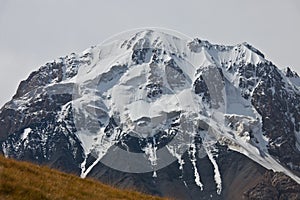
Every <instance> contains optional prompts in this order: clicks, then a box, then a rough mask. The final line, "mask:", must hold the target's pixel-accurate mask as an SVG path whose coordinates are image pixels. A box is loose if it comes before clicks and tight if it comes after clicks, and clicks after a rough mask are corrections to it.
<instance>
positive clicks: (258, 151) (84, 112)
mask: <svg viewBox="0 0 300 200" xmlns="http://www.w3.org/2000/svg"><path fill="white" fill-rule="evenodd" d="M299 83H300V78H299V76H298V75H297V73H296V72H293V71H292V70H291V69H290V68H287V69H286V70H285V71H281V70H279V69H278V68H277V67H276V66H275V65H274V64H273V63H272V62H270V61H268V60H266V59H265V57H264V55H263V54H262V53H261V52H260V51H258V50H257V49H255V48H254V47H252V46H251V45H249V44H247V43H243V44H238V45H235V46H223V45H214V44H211V43H209V42H208V41H203V40H200V39H190V38H187V37H185V36H181V35H178V34H175V35H172V34H170V33H164V32H161V31H160V30H143V31H139V32H134V33H133V32H131V33H126V34H123V35H119V36H118V37H116V38H113V39H111V40H110V41H106V42H105V43H103V44H101V45H98V46H95V47H92V48H89V49H87V50H86V51H84V52H83V53H81V54H71V55H68V56H65V57H61V58H59V59H57V60H54V61H52V62H49V63H47V64H45V65H44V66H42V67H40V68H39V69H38V70H37V71H35V72H33V73H31V74H30V76H29V77H28V78H27V79H26V80H25V81H22V82H21V83H20V85H19V87H18V90H17V92H16V94H15V95H14V97H13V98H12V100H11V101H9V102H8V103H6V104H5V105H4V107H3V108H2V109H1V111H0V144H1V151H2V153H3V154H4V155H5V156H6V157H13V158H16V159H19V160H28V161H31V162H35V163H42V164H47V165H50V166H52V167H54V168H57V169H60V170H62V171H66V172H72V173H76V174H78V175H80V176H81V177H94V178H97V179H99V180H101V181H104V182H106V183H109V184H113V185H117V186H119V187H135V188H138V189H139V190H141V191H144V192H147V193H151V194H155V195H160V196H172V197H174V198H176V199H199V198H201V199H241V198H242V197H244V198H249V199H255V198H260V197H261V198H263V197H264V198H267V196H268V195H270V194H272V195H273V194H274V195H275V194H276V198H278V199H284V198H287V197H288V198H295V199H297V198H298V196H297V193H299V192H300V191H299V187H298V184H299V183H300V178H299V174H300V153H299V149H300V130H299V129H300V91H299V89H300V84H299ZM271 171H274V173H271ZM273 176H274V177H273ZM281 184H283V185H284V186H281ZM291 188H292V189H291ZM270 191H272V193H270Z"/></svg>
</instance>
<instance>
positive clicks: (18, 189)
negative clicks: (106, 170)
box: [0, 156, 162, 200]
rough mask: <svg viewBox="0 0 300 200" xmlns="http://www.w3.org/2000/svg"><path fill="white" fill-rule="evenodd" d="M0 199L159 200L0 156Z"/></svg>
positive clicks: (160, 199) (158, 199)
mask: <svg viewBox="0 0 300 200" xmlns="http://www.w3.org/2000/svg"><path fill="white" fill-rule="evenodd" d="M0 199H1V200H21V199H22V200H26V199H30V200H35V199H36V200H43V199H45V200H46V199H49V200H56V199H57V200H58V199H59V200H61V199H63V200H65V199H66V200H68V199H72V200H75V199H80V200H81V199H83V200H84V199H87V200H93V199H97V200H162V198H158V197H153V196H147V195H144V194H141V193H138V192H133V191H128V190H119V189H116V188H112V187H110V186H107V185H104V184H101V183H99V182H97V181H94V180H89V179H81V178H79V177H77V176H75V175H69V174H65V173H62V172H58V171H56V170H53V169H49V168H47V167H44V166H37V165H33V164H30V163H26V162H20V161H15V160H11V159H7V158H4V157H3V156H0Z"/></svg>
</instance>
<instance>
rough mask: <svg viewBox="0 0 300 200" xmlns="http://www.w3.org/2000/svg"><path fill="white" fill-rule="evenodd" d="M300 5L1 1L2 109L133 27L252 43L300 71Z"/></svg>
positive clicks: (290, 1)
mask: <svg viewBox="0 0 300 200" xmlns="http://www.w3.org/2000/svg"><path fill="white" fill-rule="evenodd" d="M299 2H300V1H297V0H285V1H282V0H264V1H261V0H260V1H259V0H251V1H242V0H226V1H223V0H219V1H217V0H208V1H199V0H198V1H197V0H195V1H189V0H185V1H183V0H180V1H179V0H178V1H177V0H170V1H167V0H151V1H149V0H148V1H144V0H119V1H117V0H111V1H102V0H95V1H92V0H85V1H83V0H82V1H75V0H42V1H41V0H26V1H22V0H19V1H17V0H0V69H1V73H0V92H1V96H0V106H1V105H2V104H4V103H5V102H6V101H8V100H9V99H10V98H11V97H12V95H13V94H14V93H15V90H16V88H17V86H18V84H19V82H20V81H21V80H23V79H25V78H26V77H27V76H28V75H29V73H30V72H31V71H33V70H35V69H37V68H38V67H39V66H40V65H42V64H44V63H45V62H47V61H49V60H53V59H55V58H57V57H59V56H64V55H66V54H69V53H71V52H81V51H83V50H84V49H86V48H88V47H89V46H91V45H95V44H98V43H101V42H102V41H103V40H105V39H106V38H108V37H109V36H111V35H113V34H116V33H119V32H121V31H125V30H128V29H132V28H140V27H149V26H150V27H165V28H169V29H174V30H177V31H180V32H182V33H184V34H186V35H189V36H191V37H199V38H201V39H207V40H209V41H210V42H212V43H220V44H237V43H241V42H244V41H247V42H248V43H250V44H252V45H253V46H254V47H256V48H258V49H259V50H261V51H262V52H263V53H264V54H265V55H266V57H267V58H268V59H270V60H271V61H272V62H273V63H275V64H276V65H277V66H278V67H280V68H282V67H285V66H291V67H292V68H294V69H296V70H297V71H298V72H300V60H299V57H300V56H299V55H298V54H299V53H300V51H299V49H300V25H299V24H300V3H299Z"/></svg>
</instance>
